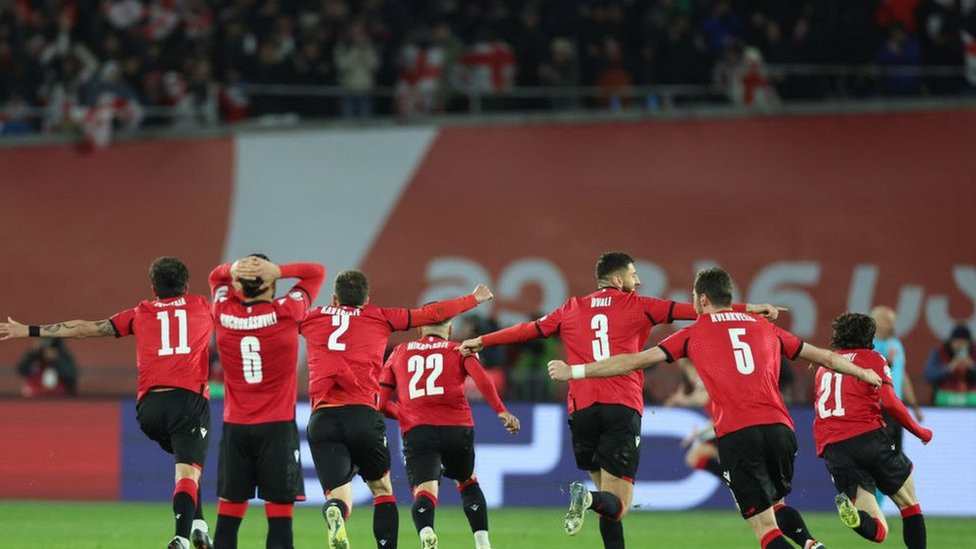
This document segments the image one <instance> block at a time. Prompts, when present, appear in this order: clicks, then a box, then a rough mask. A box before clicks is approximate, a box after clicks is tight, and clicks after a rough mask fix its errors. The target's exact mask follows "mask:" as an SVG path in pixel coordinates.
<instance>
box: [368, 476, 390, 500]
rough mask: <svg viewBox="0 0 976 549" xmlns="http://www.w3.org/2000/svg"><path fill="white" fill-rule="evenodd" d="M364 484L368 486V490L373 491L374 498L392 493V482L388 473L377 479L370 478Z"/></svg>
mask: <svg viewBox="0 0 976 549" xmlns="http://www.w3.org/2000/svg"><path fill="white" fill-rule="evenodd" d="M366 485H367V486H369V491H370V492H372V493H373V497H374V498H378V497H383V496H392V495H393V483H391V482H390V476H389V475H387V476H385V477H383V478H381V479H379V480H371V481H369V482H367V483H366Z"/></svg>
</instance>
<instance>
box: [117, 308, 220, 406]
mask: <svg viewBox="0 0 976 549" xmlns="http://www.w3.org/2000/svg"><path fill="white" fill-rule="evenodd" d="M109 321H110V322H111V323H112V326H113V327H114V328H115V334H116V336H117V337H122V336H127V335H133V334H134V335H135V336H136V364H137V365H138V367H139V392H138V394H137V395H136V399H137V400H141V399H142V397H144V396H146V393H148V392H149V391H150V390H151V389H153V388H156V387H176V388H179V389H186V390H187V391H193V392H194V393H199V394H201V395H203V396H204V398H210V387H209V386H208V385H207V378H208V377H209V374H210V360H209V359H210V354H209V349H208V348H209V346H210V335H211V334H212V333H213V319H211V318H210V304H209V303H207V298H205V297H203V296H202V295H185V296H180V297H171V298H167V299H154V300H152V301H143V302H142V303H140V304H139V305H137V306H136V307H135V308H132V309H127V310H125V311H122V312H120V313H116V314H114V315H112V317H111V318H109Z"/></svg>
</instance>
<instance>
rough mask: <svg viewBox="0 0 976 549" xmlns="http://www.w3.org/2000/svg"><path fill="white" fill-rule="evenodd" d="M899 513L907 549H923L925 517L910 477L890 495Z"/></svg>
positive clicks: (913, 480) (925, 540)
mask: <svg viewBox="0 0 976 549" xmlns="http://www.w3.org/2000/svg"><path fill="white" fill-rule="evenodd" d="M890 497H891V501H894V502H895V505H897V506H898V510H899V511H901V522H902V537H903V539H904V541H905V547H907V548H908V549H925V546H926V543H927V536H926V533H925V516H924V515H922V506H921V505H919V503H918V498H916V497H915V479H913V478H912V476H911V475H909V476H908V479H906V480H905V483H904V484H903V485H902V487H901V488H899V489H898V491H897V492H895V493H894V494H890Z"/></svg>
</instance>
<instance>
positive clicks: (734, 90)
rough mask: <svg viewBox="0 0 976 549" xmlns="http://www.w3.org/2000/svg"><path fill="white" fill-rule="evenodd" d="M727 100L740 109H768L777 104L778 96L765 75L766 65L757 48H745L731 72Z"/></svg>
mask: <svg viewBox="0 0 976 549" xmlns="http://www.w3.org/2000/svg"><path fill="white" fill-rule="evenodd" d="M728 84H729V89H728V93H729V98H730V99H731V100H732V102H733V103H735V104H736V105H738V106H740V107H754V108H758V109H769V108H771V107H774V106H776V105H778V104H779V96H778V95H776V89H775V88H773V85H772V83H771V82H770V81H769V77H768V76H767V73H766V63H765V61H763V57H762V53H761V52H760V51H759V49H758V48H755V47H753V46H747V47H746V48H744V49H743V50H742V59H741V61H740V62H739V64H738V65H737V66H736V67H735V68H734V70H733V71H732V77H731V79H730V81H729V82H728Z"/></svg>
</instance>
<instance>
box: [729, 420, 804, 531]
mask: <svg viewBox="0 0 976 549" xmlns="http://www.w3.org/2000/svg"><path fill="white" fill-rule="evenodd" d="M766 427H767V426H764V425H760V426H754V427H747V428H745V429H741V430H739V431H734V432H732V433H728V434H726V435H724V436H722V437H721V438H719V439H718V454H719V460H720V461H721V462H722V467H723V468H724V469H725V472H726V477H725V478H726V480H727V481H728V482H727V486H728V488H729V491H730V492H732V498H733V499H735V505H736V507H738V509H739V513H740V514H741V515H742V518H744V519H745V520H746V522H747V523H748V524H749V526H750V527H751V528H752V531H753V533H754V534H755V535H756V539H757V540H759V545H760V547H762V548H763V549H787V548H790V547H792V546H791V545H790V542H789V541H787V540H786V538H785V537H784V536H783V532H782V531H781V530H780V529H779V525H778V524H777V522H776V514H775V512H774V511H773V502H774V501H776V500H777V499H779V498H782V497H783V496H784V495H785V494H779V493H778V491H779V488H778V487H777V486H776V483H775V482H774V480H773V479H772V478H771V477H770V474H769V471H768V470H767V469H768V467H769V465H768V463H769V461H770V459H769V458H770V456H769V455H767V454H769V453H771V452H773V451H774V450H773V449H771V448H769V447H768V446H767V445H768V440H767V437H766V436H765V433H764V429H765V428H766ZM790 458H792V455H791V456H790Z"/></svg>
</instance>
